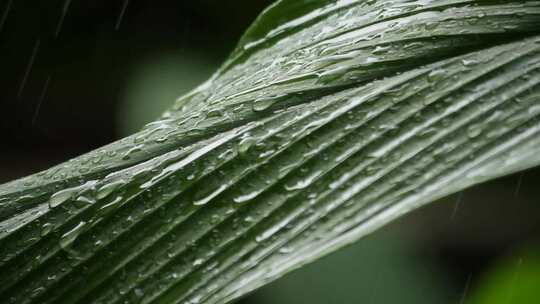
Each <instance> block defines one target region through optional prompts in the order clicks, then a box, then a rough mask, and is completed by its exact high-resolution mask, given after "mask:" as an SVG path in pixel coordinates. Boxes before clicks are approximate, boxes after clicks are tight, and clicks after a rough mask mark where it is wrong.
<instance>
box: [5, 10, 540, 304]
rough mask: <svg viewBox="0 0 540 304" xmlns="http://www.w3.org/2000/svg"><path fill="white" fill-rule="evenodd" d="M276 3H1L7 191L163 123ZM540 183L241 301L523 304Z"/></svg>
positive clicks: (388, 234) (465, 196)
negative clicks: (177, 100)
mask: <svg viewBox="0 0 540 304" xmlns="http://www.w3.org/2000/svg"><path fill="white" fill-rule="evenodd" d="M269 3H271V1H269V0H268V1H263V0H236V1H226V0H204V1H178V0H177V1H150V0H131V1H125V0H121V1H105V0H102V1H95V0H94V1H81V0H72V1H29V0H27V1H20V0H19V1H17V0H11V1H10V0H8V1H5V0H4V1H0V75H1V76H0V104H1V106H0V113H1V118H0V134H1V136H2V139H1V141H0V183H2V182H7V181H9V180H12V179H16V178H18V177H22V176H24V175H28V174H31V173H35V172H37V171H40V170H42V169H46V168H48V167H50V166H52V165H55V164H58V163H61V162H62V161H65V160H67V159H70V158H72V157H75V156H77V155H80V154H82V153H84V152H87V151H90V150H92V149H95V148H98V147H100V146H102V145H105V144H107V143H109V142H111V141H114V140H116V139H118V138H121V137H122V136H125V135H128V134H130V133H132V132H134V131H136V130H137V129H138V128H140V127H142V126H143V125H144V123H146V122H149V121H151V120H152V119H153V118H154V117H157V116H158V115H159V113H160V112H161V111H163V110H164V109H165V107H166V106H167V105H170V104H172V102H173V101H174V99H175V98H176V97H178V96H179V95H181V94H183V93H185V92H187V91H188V90H189V89H190V88H192V87H194V86H195V85H197V84H198V83H200V82H202V81H204V80H205V79H206V78H207V77H208V76H209V75H210V74H211V73H212V71H213V70H215V69H216V68H217V67H218V66H219V64H220V63H221V62H223V61H224V60H225V58H226V57H227V55H228V53H229V52H230V51H231V50H232V49H233V48H234V46H235V44H236V42H237V40H238V39H239V37H240V35H241V34H242V33H243V31H244V30H245V29H246V28H247V27H248V26H249V24H250V23H251V22H252V21H253V20H254V18H255V17H256V16H257V14H258V13H259V12H260V11H261V10H262V9H263V8H264V7H266V6H267V5H268V4H269ZM539 181H540V170H538V169H535V170H529V171H527V172H525V173H520V174H516V175H514V176H509V177H505V178H502V179H499V180H496V181H493V182H490V183H486V184H483V185H479V186H477V187H474V188H472V189H469V190H467V191H465V192H463V193H460V194H456V195H453V196H451V197H448V198H446V199H444V200H441V202H439V203H436V204H432V205H430V206H428V207H426V208H423V209H422V210H420V211H417V212H415V213H413V214H412V215H410V216H407V217H405V218H403V219H401V220H399V221H397V222H396V223H394V224H392V225H390V226H388V227H386V228H384V229H383V230H382V231H379V232H377V233H375V234H374V235H372V236H369V237H368V238H366V239H364V240H361V241H359V242H358V243H357V244H355V245H352V246H349V247H348V248H347V249H345V250H342V251H339V252H338V253H336V254H333V255H331V256H330V257H327V258H324V259H322V260H321V261H319V262H317V263H314V264H312V265H309V266H308V267H306V268H303V269H302V270H300V271H297V272H294V273H293V274H291V275H289V276H287V277H286V278H285V279H283V280H279V281H278V282H276V283H273V284H271V285H270V286H268V287H265V288H263V289H262V290H261V291H257V292H255V293H254V294H252V295H250V296H248V297H246V298H244V299H242V300H241V302H242V303H372V304H375V303H469V302H470V303H490V304H492V303H495V302H493V298H491V300H488V299H490V297H494V298H496V299H498V300H497V301H499V300H500V303H521V302H520V301H524V300H520V298H519V297H520V296H521V295H523V293H524V292H520V288H521V287H523V286H526V284H528V283H530V280H529V279H530V278H529V276H532V277H533V280H534V277H536V278H540V267H536V266H538V264H539V263H540V262H539V261H540V259H538V249H539V244H540V243H539V237H540V204H539V203H540V199H539V198H540V189H539V188H540V187H538V185H539ZM535 267H536V268H535ZM531 269H532V271H533V272H532V275H530V274H528V273H529V272H530V271H531ZM523 271H525V272H527V271H528V272H527V273H525V272H524V273H523V274H522V272H523ZM534 271H537V272H534ZM528 275H529V276H528ZM527 280H529V281H527ZM536 282H537V284H538V285H537V286H540V283H538V282H540V281H536ZM534 284H536V283H534ZM497 293H503V294H504V295H503V296H500V295H499V294H497ZM535 296H536V298H534V297H535ZM531 297H532V298H531ZM527 299H529V300H531V299H535V300H532V301H538V302H537V303H540V291H538V292H536V293H535V294H533V295H531V296H529V297H528V298H527ZM527 301H528V300H527ZM497 303H499V302H497ZM523 303H526V302H523ZM529 303H534V302H529Z"/></svg>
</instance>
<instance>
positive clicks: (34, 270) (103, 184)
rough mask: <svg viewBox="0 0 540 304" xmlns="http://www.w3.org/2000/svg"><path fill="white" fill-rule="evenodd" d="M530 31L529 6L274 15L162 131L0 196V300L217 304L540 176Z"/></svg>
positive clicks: (396, 7) (413, 6) (345, 5)
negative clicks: (498, 187) (468, 193)
mask: <svg viewBox="0 0 540 304" xmlns="http://www.w3.org/2000/svg"><path fill="white" fill-rule="evenodd" d="M276 16H279V18H278V17H276ZM538 29H540V2H539V1H523V0H519V1H518V0H515V1H495V0H493V1H482V0H459V1H458V0H444V1H425V0H422V1H405V0H402V1H398V0H393V1H388V0H387V1H293V0H285V1H279V2H277V3H276V4H275V5H274V6H272V7H271V8H269V9H268V10H267V11H266V12H265V13H264V14H263V15H262V16H261V17H259V18H258V19H257V22H256V23H255V24H254V25H253V26H252V27H251V28H250V29H249V30H248V32H247V34H246V35H245V36H244V38H243V39H242V41H241V43H240V45H239V47H238V48H237V50H236V51H235V52H234V53H233V54H232V56H231V58H230V59H229V60H228V61H227V62H226V63H225V64H224V65H223V67H222V68H221V69H220V70H219V71H218V72H216V73H215V74H214V76H213V77H212V78H211V79H210V80H208V81H207V82H206V83H204V84H203V85H201V86H199V87H198V88H197V89H195V90H194V91H193V92H191V93H190V94H188V95H186V96H184V97H182V98H180V99H179V100H178V101H177V102H176V104H175V105H174V106H173V107H172V108H171V109H169V110H168V111H167V112H166V113H165V114H164V115H163V117H162V119H160V120H158V121H156V122H153V123H151V124H149V125H147V126H146V127H145V128H144V129H143V130H141V131H140V132H138V133H136V134H134V135H132V136H130V137H127V138H125V139H122V140H120V141H118V142H115V143H112V144H110V145H108V146H105V147H103V148H101V149H98V150H96V151H93V152H90V153H88V154H86V155H83V156H81V157H78V158H76V159H73V160H71V161H68V162H66V163H64V164H61V165H59V166H57V167H54V168H51V169H49V170H47V171H44V172H41V173H38V174H36V175H33V176H30V177H27V178H24V179H21V180H18V181H13V182H11V183H8V184H5V185H2V186H0V298H2V299H7V302H6V303H121V302H126V301H127V302H133V303H188V302H189V303H197V302H204V303H224V302H228V301H230V300H233V299H236V298H238V297H240V296H242V295H244V294H245V293H247V292H249V291H251V290H253V289H255V288H257V287H259V286H261V285H263V284H265V283H267V282H269V281H272V280H274V279H276V278H278V277H280V276H282V275H283V274H285V273H287V272H289V271H291V270H292V269H295V268H298V267H300V266H301V265H303V264H305V263H307V262H309V261H312V260H314V259H316V258H318V257H320V256H322V255H324V254H326V253H329V252H331V251H334V250H336V249H338V248H340V247H342V246H344V245H346V244H348V243H351V242H354V241H355V240H357V239H358V238H360V237H362V236H364V235H366V234H368V233H370V232H372V231H374V230H375V229H377V228H379V227H380V226H382V225H384V224H386V223H388V222H389V221H391V220H393V219H395V218H397V217H399V216H401V215H403V214H406V213H407V212H409V211H411V210H414V209H416V208H418V207H420V206H422V205H424V204H427V203H430V202H433V201H434V200H436V199H438V198H441V197H443V196H446V195H449V194H451V193H454V192H457V191H460V190H462V189H464V188H466V187H469V186H471V185H474V184H478V183H480V182H483V181H486V180H489V179H493V178H496V177H499V176H502V175H506V174H509V173H513V172H516V171H519V170H523V169H526V168H530V167H532V166H536V165H538V164H540V156H539V155H540V153H539V152H540V151H539V150H540V136H539V135H540V134H539V133H540V69H539V68H540V36H538V35H540V30H538ZM535 35H536V36H535ZM190 301H191V302H190Z"/></svg>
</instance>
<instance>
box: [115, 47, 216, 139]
mask: <svg viewBox="0 0 540 304" xmlns="http://www.w3.org/2000/svg"><path fill="white" fill-rule="evenodd" d="M215 68H216V67H215V66H214V65H213V64H212V63H211V62H210V61H209V60H208V59H207V58H206V57H204V56H201V55H197V54H194V53H190V52H175V53H166V54H162V53H160V54H156V55H155V56H151V57H149V58H147V59H146V60H141V62H140V63H139V64H135V65H134V67H133V68H132V72H131V73H130V74H129V75H130V76H129V77H128V80H127V82H126V86H125V89H124V90H125V93H124V95H123V100H122V102H121V103H120V106H119V107H118V120H117V121H118V125H119V133H120V134H122V135H124V136H126V135H130V134H133V133H135V132H136V131H138V130H139V129H141V127H142V126H144V125H145V124H146V123H148V122H150V121H153V120H154V119H156V118H157V117H159V116H160V115H161V114H162V113H163V109H166V108H167V107H168V106H170V105H171V102H172V101H174V100H175V99H176V98H177V97H178V96H181V95H183V94H185V93H187V92H188V91H189V90H191V89H192V88H194V87H195V86H197V85H198V84H200V83H202V82H203V81H204V80H206V78H208V77H210V75H211V73H212V72H213V71H214V69H215Z"/></svg>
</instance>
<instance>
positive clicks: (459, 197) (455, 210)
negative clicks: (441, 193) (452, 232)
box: [450, 191, 463, 220]
mask: <svg viewBox="0 0 540 304" xmlns="http://www.w3.org/2000/svg"><path fill="white" fill-rule="evenodd" d="M461 201H463V191H462V192H460V193H459V194H458V195H457V198H456V202H455V203H454V210H453V211H452V216H450V219H452V220H453V219H454V218H455V217H456V214H457V211H458V209H459V205H460V204H461Z"/></svg>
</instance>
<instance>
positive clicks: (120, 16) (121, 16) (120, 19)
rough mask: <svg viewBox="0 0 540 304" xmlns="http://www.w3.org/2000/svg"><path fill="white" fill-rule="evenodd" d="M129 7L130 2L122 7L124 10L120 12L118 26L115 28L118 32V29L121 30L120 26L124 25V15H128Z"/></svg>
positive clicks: (126, 2) (126, 1)
mask: <svg viewBox="0 0 540 304" xmlns="http://www.w3.org/2000/svg"><path fill="white" fill-rule="evenodd" d="M128 5H129V0H125V1H124V4H123V5H122V10H121V11H120V15H118V20H116V26H115V27H114V29H115V30H116V31H118V29H119V28H120V24H122V19H124V15H125V13H126V9H127V7H128Z"/></svg>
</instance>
